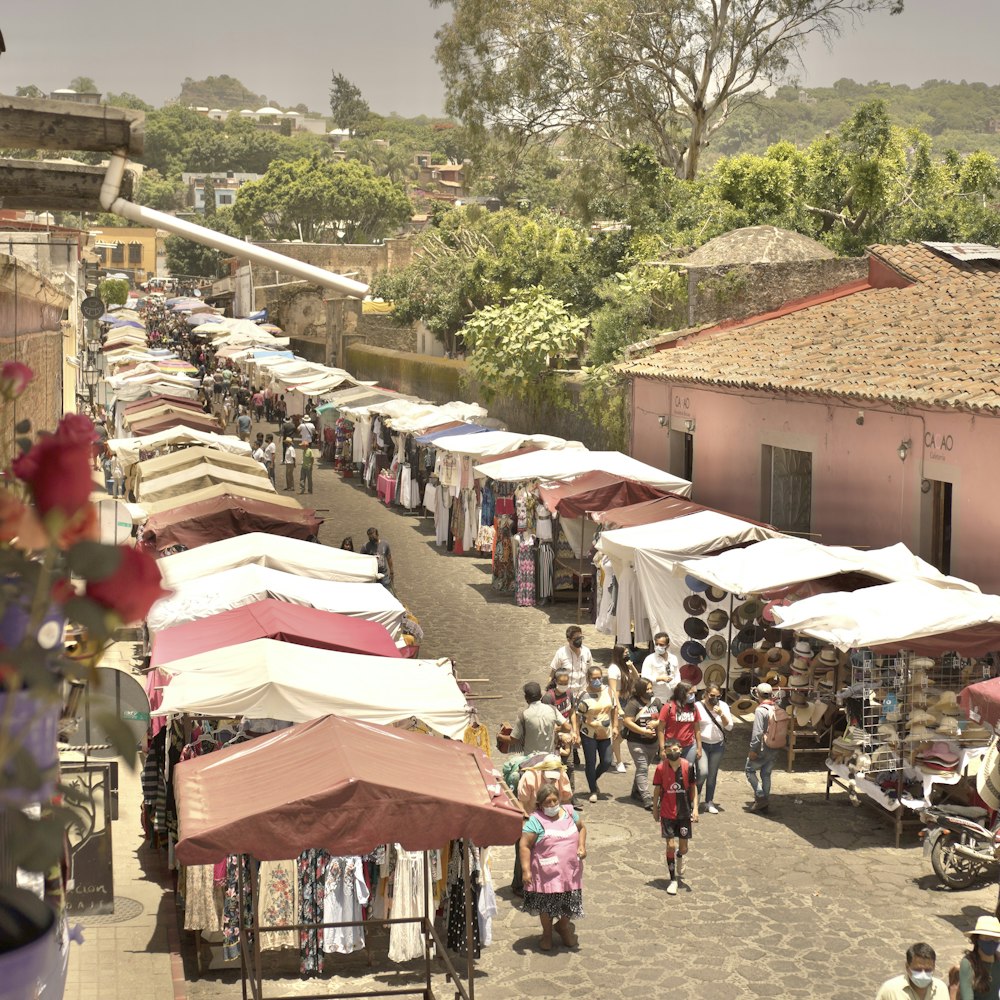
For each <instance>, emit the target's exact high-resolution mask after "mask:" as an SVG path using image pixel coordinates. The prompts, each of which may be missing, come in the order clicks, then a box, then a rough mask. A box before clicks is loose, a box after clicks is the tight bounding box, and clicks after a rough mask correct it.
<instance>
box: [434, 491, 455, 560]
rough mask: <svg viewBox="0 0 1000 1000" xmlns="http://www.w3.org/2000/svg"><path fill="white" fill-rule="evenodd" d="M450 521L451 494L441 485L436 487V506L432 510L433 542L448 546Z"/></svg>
mask: <svg viewBox="0 0 1000 1000" xmlns="http://www.w3.org/2000/svg"><path fill="white" fill-rule="evenodd" d="M450 519H451V492H450V491H449V490H448V488H447V487H446V486H445V485H444V484H443V483H442V484H441V486H439V487H438V493H437V506H436V507H435V508H434V541H435V543H436V544H438V545H447V544H448V524H449V521H450Z"/></svg>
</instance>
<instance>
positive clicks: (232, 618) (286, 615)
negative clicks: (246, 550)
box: [150, 597, 402, 667]
mask: <svg viewBox="0 0 1000 1000" xmlns="http://www.w3.org/2000/svg"><path fill="white" fill-rule="evenodd" d="M251 639H278V640H280V641H281V642H291V643H294V644H295V645H298V646H317V647H319V648H320V649H337V650H340V651H341V652H343V653H362V654H367V655H370V656H396V657H398V656H402V653H401V652H400V651H399V649H398V648H397V647H396V644H395V643H394V642H393V641H392V636H391V635H390V634H389V630H388V629H387V628H386V627H385V626H384V625H380V624H379V623H378V622H370V621H366V620H365V619H363V618H353V617H351V616H350V615H338V614H335V613H334V612H332V611H320V610H318V609H317V608H307V607H303V606H302V605H300V604H289V603H287V602H286V601H276V600H274V599H273V598H270V597H268V598H265V599H264V600H262V601H255V602H254V603H253V604H244V605H243V606H242V607H239V608H233V609H232V610H231V611H222V612H220V613H219V614H217V615H211V616H209V617H208V618H199V619H198V620H197V621H192V622H184V623H183V624H181V625H175V626H174V627H173V628H166V629H163V631H162V632H157V633H156V634H155V635H154V636H153V650H152V654H151V656H150V666H151V667H161V666H163V665H164V664H165V663H172V662H173V661H174V660H182V659H184V657H186V656H195V655H196V654H198V653H207V652H210V651H211V650H213V649H222V648H223V647H225V646H235V645H236V644H237V643H240V642H250V640H251Z"/></svg>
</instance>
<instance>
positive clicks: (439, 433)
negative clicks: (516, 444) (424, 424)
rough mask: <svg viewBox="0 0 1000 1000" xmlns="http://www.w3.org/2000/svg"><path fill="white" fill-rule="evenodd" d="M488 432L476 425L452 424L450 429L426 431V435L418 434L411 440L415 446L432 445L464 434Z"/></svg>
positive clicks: (486, 428)
mask: <svg viewBox="0 0 1000 1000" xmlns="http://www.w3.org/2000/svg"><path fill="white" fill-rule="evenodd" d="M488 430H489V428H488V427H480V426H479V425H478V424H465V423H457V424H453V425H452V426H451V427H444V428H440V429H438V430H434V431H428V432H427V433H426V434H420V435H418V436H417V437H415V438H414V439H413V440H414V441H416V443H417V444H433V443H434V442H435V441H437V440H439V439H440V438H446V437H458V436H460V435H464V434H484V433H486V432H487V431H488Z"/></svg>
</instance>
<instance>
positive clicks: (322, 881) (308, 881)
mask: <svg viewBox="0 0 1000 1000" xmlns="http://www.w3.org/2000/svg"><path fill="white" fill-rule="evenodd" d="M329 860H330V855H329V854H327V853H326V851H319V850H314V849H310V850H308V851H303V852H302V853H301V854H300V855H299V856H298V859H297V864H298V875H299V882H298V884H299V923H301V924H321V923H323V904H324V896H325V892H326V866H327V863H328V862H329ZM319 944H320V934H319V931H317V930H301V931H299V972H301V973H302V974H303V975H310V974H313V973H317V972H322V971H323V952H322V949H321V948H320V946H319Z"/></svg>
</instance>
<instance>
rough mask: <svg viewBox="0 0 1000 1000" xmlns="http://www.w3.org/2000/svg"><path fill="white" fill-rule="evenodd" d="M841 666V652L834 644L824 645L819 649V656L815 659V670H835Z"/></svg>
mask: <svg viewBox="0 0 1000 1000" xmlns="http://www.w3.org/2000/svg"><path fill="white" fill-rule="evenodd" d="M839 666H840V654H839V653H838V652H837V651H836V650H835V649H834V648H833V646H824V647H823V648H822V649H821V650H820V651H819V656H817V657H816V659H814V660H813V669H814V670H819V669H822V670H835V669H836V668H837V667H839Z"/></svg>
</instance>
